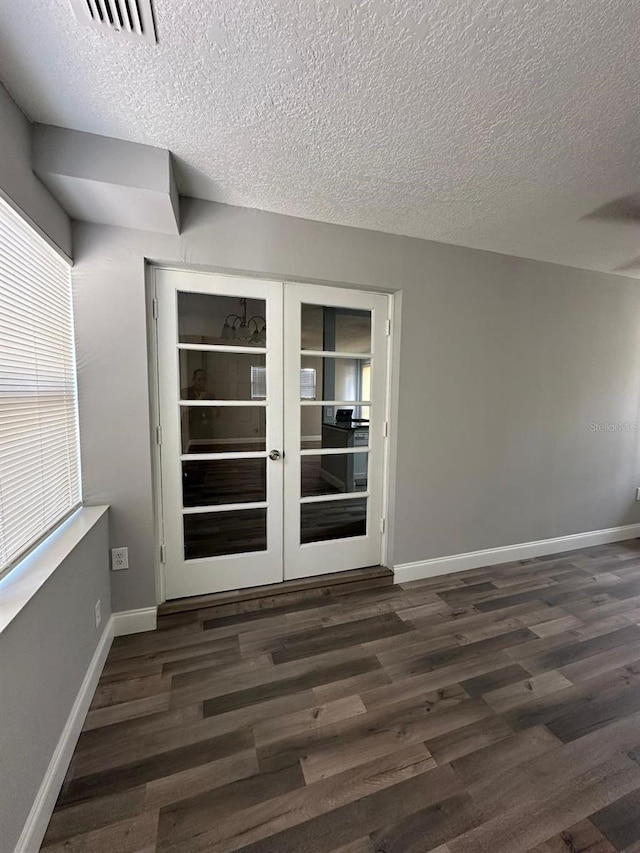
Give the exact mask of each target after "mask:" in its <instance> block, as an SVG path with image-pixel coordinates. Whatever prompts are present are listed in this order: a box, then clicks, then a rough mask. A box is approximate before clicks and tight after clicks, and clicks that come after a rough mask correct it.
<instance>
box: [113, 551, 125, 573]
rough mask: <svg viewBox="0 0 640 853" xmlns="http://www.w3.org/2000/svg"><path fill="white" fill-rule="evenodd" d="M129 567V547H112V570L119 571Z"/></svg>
mask: <svg viewBox="0 0 640 853" xmlns="http://www.w3.org/2000/svg"><path fill="white" fill-rule="evenodd" d="M128 568H129V549H128V548H112V549H111V571H113V572H119V571H120V570H121V569H128Z"/></svg>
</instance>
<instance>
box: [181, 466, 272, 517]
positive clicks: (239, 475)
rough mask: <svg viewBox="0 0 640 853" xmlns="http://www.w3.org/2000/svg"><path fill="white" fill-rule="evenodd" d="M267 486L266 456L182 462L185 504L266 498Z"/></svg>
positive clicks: (214, 503)
mask: <svg viewBox="0 0 640 853" xmlns="http://www.w3.org/2000/svg"><path fill="white" fill-rule="evenodd" d="M266 487H267V463H266V460H265V459H213V460H212V459H207V460H200V459H197V460H195V461H194V462H183V463H182V495H183V499H182V503H183V506H187V507H194V506H216V505H218V504H235V503H253V502H254V501H266V499H267V491H266Z"/></svg>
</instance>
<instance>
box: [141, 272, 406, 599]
mask: <svg viewBox="0 0 640 853" xmlns="http://www.w3.org/2000/svg"><path fill="white" fill-rule="evenodd" d="M156 270H169V271H176V272H201V273H207V274H213V275H225V276H228V277H230V278H242V279H248V278H255V279H259V280H261V281H269V280H271V281H276V282H281V283H283V282H284V283H291V284H303V283H309V282H300V281H296V280H295V279H290V278H282V277H280V276H274V275H272V274H261V273H258V272H256V273H253V272H252V273H250V274H247V273H245V274H243V273H241V272H236V271H233V270H230V269H228V268H219V267H215V266H208V265H207V266H196V267H194V266H190V265H188V264H183V263H179V262H178V263H174V262H154V261H150V260H147V261H146V309H147V320H148V377H149V397H150V401H149V402H150V427H151V430H150V432H151V435H150V440H151V448H152V454H151V468H152V484H153V491H154V494H153V505H154V529H155V541H156V548H155V566H154V568H155V578H156V602H157V604H162V603H164V602H165V601H166V600H167V595H166V587H165V579H164V564H163V550H164V549H163V547H162V545H163V536H164V534H163V511H162V478H161V460H160V446H159V444H158V442H157V438H156V436H157V427H158V426H159V373H158V332H157V323H156V317H155V313H156V308H155V306H156V304H157V303H156V285H155V273H156ZM313 283H314V284H319V285H321V286H323V287H330V288H334V289H335V290H337V291H340V290H342V289H345V288H347V289H350V290H360V291H363V292H372V293H383V294H384V295H385V296H386V297H387V300H388V305H389V313H388V317H389V334H388V335H387V382H386V400H385V419H386V421H387V423H388V424H389V436H388V438H387V441H386V442H385V444H384V460H383V480H384V482H383V492H382V513H383V518H384V520H385V523H384V530H383V532H382V536H381V546H380V565H382V566H389V568H393V567H392V566H391V565H390V564H389V557H390V550H391V547H392V543H393V530H392V528H391V527H390V524H389V518H390V516H391V515H392V513H393V511H394V509H395V494H394V490H395V487H396V462H397V428H398V419H397V411H398V401H399V371H398V366H399V358H400V334H401V317H402V293H401V292H400V291H394V290H392V289H389V290H382V289H374V288H367V287H366V286H363V285H359V284H351V283H344V284H342V283H336V282H332V281H318V280H315V281H314V282H313Z"/></svg>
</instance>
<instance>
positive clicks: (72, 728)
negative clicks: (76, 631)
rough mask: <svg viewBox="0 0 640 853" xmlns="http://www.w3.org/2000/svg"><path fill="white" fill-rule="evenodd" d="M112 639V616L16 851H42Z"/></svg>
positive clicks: (99, 642) (26, 852)
mask: <svg viewBox="0 0 640 853" xmlns="http://www.w3.org/2000/svg"><path fill="white" fill-rule="evenodd" d="M112 642H113V618H111V619H109V622H108V623H107V625H106V627H105V629H104V631H103V632H102V636H101V637H100V640H99V641H98V646H97V648H96V650H95V652H94V655H93V657H92V658H91V663H90V664H89V668H88V670H87V673H86V675H85V677H84V679H83V681H82V685H81V687H80V690H79V691H78V695H77V696H76V699H75V702H74V703H73V707H72V708H71V712H70V714H69V716H68V717H67V722H66V723H65V726H64V729H63V730H62V734H61V735H60V739H59V740H58V745H57V746H56V748H55V751H54V753H53V756H52V758H51V761H50V762H49V766H48V768H47V772H46V773H45V776H44V779H43V780H42V784H41V785H40V790H39V791H38V794H37V796H36V798H35V801H34V803H33V806H32V807H31V811H30V812H29V817H28V818H27V821H26V823H25V825H24V828H23V830H22V834H21V835H20V838H19V840H18V844H17V845H16V848H15V850H14V853H38V851H39V850H40V845H41V844H42V839H43V838H44V834H45V832H46V831H47V826H48V825H49V821H50V820H51V815H52V814H53V809H54V806H55V804H56V800H57V799H58V794H59V793H60V789H61V788H62V783H63V782H64V777H65V774H66V772H67V768H68V767H69V763H70V761H71V757H72V756H73V751H74V749H75V748H76V743H77V742H78V738H79V737H80V732H81V731H82V726H83V725H84V721H85V717H86V716H87V711H88V710H89V706H90V704H91V700H92V699H93V694H94V693H95V689H96V686H97V684H98V680H99V678H100V675H101V673H102V670H103V668H104V664H105V661H106V659H107V655H108V654H109V649H110V648H111V643H112Z"/></svg>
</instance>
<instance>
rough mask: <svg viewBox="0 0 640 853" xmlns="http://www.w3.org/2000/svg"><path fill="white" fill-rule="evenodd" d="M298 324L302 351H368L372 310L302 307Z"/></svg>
mask: <svg viewBox="0 0 640 853" xmlns="http://www.w3.org/2000/svg"><path fill="white" fill-rule="evenodd" d="M301 321H302V335H301V342H300V344H301V345H300V348H301V349H310V350H325V351H326V352H357V353H368V352H371V311H361V310H357V309H355V308H333V307H329V306H325V305H307V304H303V305H302V316H301Z"/></svg>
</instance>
